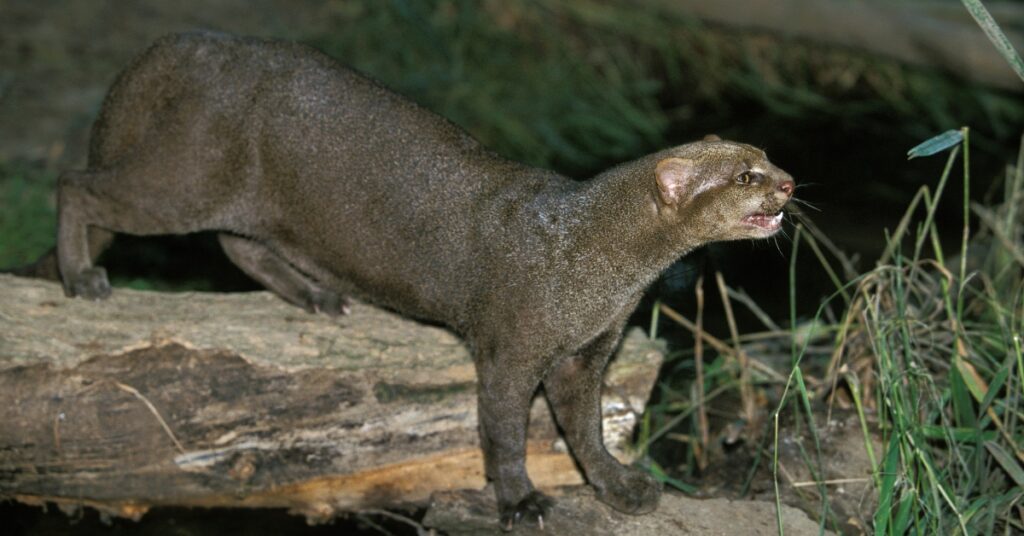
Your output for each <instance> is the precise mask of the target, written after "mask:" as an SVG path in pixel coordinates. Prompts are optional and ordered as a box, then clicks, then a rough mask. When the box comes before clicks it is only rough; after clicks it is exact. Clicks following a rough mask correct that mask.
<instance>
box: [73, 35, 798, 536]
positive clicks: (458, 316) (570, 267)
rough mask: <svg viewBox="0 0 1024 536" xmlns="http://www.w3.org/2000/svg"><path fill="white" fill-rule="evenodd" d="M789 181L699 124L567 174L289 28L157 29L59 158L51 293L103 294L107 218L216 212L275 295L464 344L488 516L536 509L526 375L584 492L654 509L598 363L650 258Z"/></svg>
mask: <svg viewBox="0 0 1024 536" xmlns="http://www.w3.org/2000/svg"><path fill="white" fill-rule="evenodd" d="M794 187H795V185H794V182H793V179H792V178H791V177H790V176H789V175H788V174H787V173H786V172H784V171H782V170H781V169H779V168H778V167H776V166H774V165H772V164H771V163H770V162H769V161H768V159H767V158H766V156H765V153H764V152H763V151H761V150H759V149H757V148H754V147H752V146H750V145H745V144H742V143H734V142H730V141H723V140H720V139H718V138H715V137H708V138H706V139H705V140H703V141H698V142H695V143H689V144H686V145H681V146H678V147H672V148H670V149H665V150H663V151H660V152H657V153H654V154H651V155H648V156H645V157H642V158H639V159H637V160H634V161H632V162H627V163H624V164H621V165H619V166H616V167H614V168H612V169H610V170H608V171H605V172H603V173H601V174H599V175H597V176H596V177H594V178H592V179H590V180H587V181H574V180H570V179H568V178H566V177H563V176H561V175H559V174H557V173H555V172H552V171H547V170H543V169H537V168H532V167H528V166H526V165H523V164H519V163H516V162H512V161H509V160H506V159H504V158H502V157H499V156H498V155H496V154H495V153H493V152H491V151H489V150H487V149H486V148H484V147H482V146H481V145H480V144H479V143H478V142H476V141H475V140H473V139H472V138H471V137H470V136H469V135H468V134H466V133H465V132H464V131H463V130H461V129H460V128H458V127H456V126H455V125H453V124H452V123H450V122H448V121H447V120H445V119H443V118H441V117H439V116H437V115H435V114H434V113H431V112H429V111H427V110H426V109H424V108H421V107H420V106H417V105H416V104H414V103H412V102H410V101H409V100H406V99H405V98H403V97H401V96H399V95H397V94H395V93H393V92H391V91H389V90H387V89H385V88H384V87H382V86H380V85H378V84H377V83H375V82H373V81H371V80H369V79H367V78H365V77H363V76H361V75H359V74H357V73H355V72H353V71H352V70H350V69H348V68H346V67H344V66H342V65H340V64H338V63H337V62H335V60H333V59H331V58H329V57H328V56H326V55H324V54H322V53H320V52H318V51H316V50H313V49H311V48H308V47H306V46H303V45H299V44H294V43H289V42H283V41H271V40H263V39H254V38H239V37H233V36H227V35H219V34H211V33H188V34H179V35H171V36H168V37H165V38H163V39H160V40H159V41H157V42H156V43H155V44H154V45H153V46H152V47H151V48H149V49H148V50H147V51H146V52H145V53H143V54H142V55H141V56H140V57H139V58H137V59H136V60H135V61H134V62H133V63H132V64H131V65H130V66H129V67H128V68H127V69H126V70H125V71H124V72H123V73H121V75H120V76H119V77H118V78H117V80H116V81H115V82H114V84H113V86H112V87H111V89H110V92H109V94H108V95H107V97H106V100H105V101H104V103H103V107H102V110H101V112H100V115H99V118H98V119H97V121H96V123H95V125H94V126H93V130H92V137H91V142H90V146H89V158H88V165H87V169H86V170H85V171H68V172H66V173H64V174H62V175H61V177H60V180H59V192H58V204H59V206H58V232H57V235H58V236H57V262H58V266H59V272H60V276H61V278H62V279H63V283H64V290H65V292H66V293H67V295H68V296H80V297H82V298H87V299H91V300H99V299H103V298H106V297H107V296H109V295H110V285H109V283H108V281H107V276H106V272H105V271H104V269H103V268H101V267H99V266H95V265H94V264H93V263H94V262H95V260H96V258H97V257H98V256H99V255H100V253H101V252H102V251H103V250H104V248H105V247H106V246H107V245H108V244H109V243H110V241H111V239H112V237H113V236H114V234H115V233H128V234H133V235H157V234H183V233H193V232H197V231H216V232H218V233H219V235H218V236H219V240H220V243H221V245H222V246H223V248H224V251H225V252H226V253H227V255H228V257H229V258H230V259H231V260H232V261H233V262H234V263H235V264H237V265H238V266H239V267H240V268H241V269H242V270H243V271H244V272H245V273H247V274H248V275H249V276H251V277H252V278H253V279H255V280H257V281H258V282H260V283H261V284H263V285H264V286H266V287H267V288H268V289H270V290H272V291H273V292H275V293H276V294H277V295H279V296H280V297H281V298H283V299H284V300H286V301H288V302H290V303H292V304H295V305H297V306H299V307H302V308H304V309H306V310H307V311H312V312H321V313H326V314H329V315H337V314H342V313H344V312H345V311H346V303H347V302H346V299H347V297H349V296H352V297H357V298H359V299H363V300H366V301H368V302H371V303H376V304H379V305H381V306H384V307H388V308H391V309H393V310H395V311H398V312H401V313H404V314H406V315H409V316H411V317H415V318H419V319H424V320H428V321H433V322H438V323H442V324H444V325H446V326H448V327H450V328H451V329H452V330H454V331H455V332H456V333H458V334H459V335H460V336H461V337H462V338H463V339H464V340H465V342H466V344H467V345H468V347H469V349H470V351H471V352H472V355H473V360H474V363H475V366H476V371H477V376H478V413H477V415H478V419H479V423H480V443H481V446H482V448H483V452H484V459H485V469H486V474H487V477H488V478H489V479H491V480H492V481H493V482H494V488H495V492H496V494H497V499H498V507H499V509H500V512H499V514H500V520H501V524H502V526H503V527H504V528H506V529H511V528H512V525H513V524H514V523H519V522H530V523H537V524H540V525H541V526H543V518H544V516H545V515H547V510H548V509H549V508H550V506H551V504H552V503H551V500H550V499H548V498H547V497H545V496H544V495H542V494H541V493H539V492H537V491H536V490H534V488H533V485H532V484H531V482H530V479H529V477H528V476H527V474H526V466H525V456H526V450H525V445H526V429H527V419H528V415H529V408H530V400H531V398H532V397H533V395H534V393H535V392H536V391H537V389H538V388H539V387H540V386H543V387H544V392H545V394H546V395H547V397H548V400H549V401H550V403H551V407H552V408H553V410H554V413H555V417H556V419H557V421H558V424H559V425H560V426H561V428H562V430H563V431H564V435H565V440H566V442H567V443H568V445H569V447H570V448H571V450H572V453H573V455H574V456H575V458H576V460H577V461H578V462H579V465H580V467H581V468H582V469H583V471H584V473H585V474H586V478H587V480H588V481H589V483H590V484H591V485H592V486H593V487H594V489H595V490H596V491H597V497H598V498H599V499H601V500H602V501H604V502H606V503H608V504H609V505H611V506H613V507H615V508H616V509H618V510H621V511H623V512H628V513H633V514H641V513H645V512H650V511H652V510H654V509H655V507H656V506H657V503H658V497H659V495H660V485H659V484H658V483H657V482H656V481H655V480H654V479H653V478H652V477H651V476H650V475H648V474H647V473H645V472H644V471H642V470H640V469H637V468H632V467H627V466H624V465H622V464H620V463H619V462H618V461H617V460H615V459H614V458H613V457H612V456H611V455H610V454H609V453H608V451H607V450H606V449H605V447H604V444H603V442H602V439H601V410H600V405H599V397H600V394H601V393H600V391H601V384H602V375H603V372H604V369H605V365H606V364H607V362H608V359H609V356H610V355H611V353H612V351H613V349H614V348H615V347H616V345H617V344H618V342H619V339H620V336H621V333H622V331H623V328H624V325H625V323H626V319H627V318H628V317H629V315H630V313H631V312H632V311H633V310H634V308H635V307H636V306H637V303H638V301H639V300H640V298H641V295H642V294H643V292H644V289H645V288H646V287H647V286H648V285H649V284H650V283H651V282H652V281H653V280H654V279H655V278H656V277H657V276H658V274H659V272H661V271H662V270H663V269H665V268H666V267H668V266H669V265H670V264H671V263H673V262H674V261H675V260H677V259H678V258H680V257H681V256H683V255H685V254H686V253H687V252H689V251H691V250H693V249H694V248H697V247H699V246H701V245H703V244H707V243H709V242H713V241H721V240H737V239H752V238H765V237H769V236H771V235H772V234H774V233H775V232H776V231H778V230H779V228H780V225H781V222H782V215H783V213H782V209H783V206H784V205H785V204H786V203H787V202H788V201H789V199H790V198H791V196H792V194H793V190H794Z"/></svg>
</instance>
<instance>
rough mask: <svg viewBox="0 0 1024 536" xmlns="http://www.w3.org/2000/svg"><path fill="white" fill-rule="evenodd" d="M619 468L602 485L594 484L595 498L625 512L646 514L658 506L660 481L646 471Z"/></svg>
mask: <svg viewBox="0 0 1024 536" xmlns="http://www.w3.org/2000/svg"><path fill="white" fill-rule="evenodd" d="M619 469H620V470H619V471H617V473H616V474H614V475H611V478H609V479H607V480H606V481H604V482H602V484H603V485H601V486H598V485H597V484H595V485H594V488H595V489H596V490H597V498H598V499H600V500H601V502H603V503H605V504H607V505H609V506H611V507H612V508H614V509H616V510H618V511H620V512H624V513H627V514H634V515H638V514H646V513H650V512H653V511H654V510H655V509H656V508H658V499H659V498H660V497H661V483H660V482H658V481H657V480H655V479H654V477H652V476H651V475H650V474H648V473H647V472H646V471H643V470H640V469H636V468H633V467H625V466H620V467H619Z"/></svg>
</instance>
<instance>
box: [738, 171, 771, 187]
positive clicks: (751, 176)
mask: <svg viewBox="0 0 1024 536" xmlns="http://www.w3.org/2000/svg"><path fill="white" fill-rule="evenodd" d="M763 181H764V175H762V174H761V173H758V172H756V171H744V172H743V173H740V174H739V175H736V182H738V183H740V184H761V182H763Z"/></svg>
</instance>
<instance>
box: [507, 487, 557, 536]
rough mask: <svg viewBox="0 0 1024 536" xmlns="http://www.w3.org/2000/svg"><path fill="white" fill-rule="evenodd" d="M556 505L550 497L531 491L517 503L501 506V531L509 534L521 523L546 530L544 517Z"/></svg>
mask: <svg viewBox="0 0 1024 536" xmlns="http://www.w3.org/2000/svg"><path fill="white" fill-rule="evenodd" d="M554 505H555V503H554V501H552V500H551V499H550V498H549V497H548V496H546V495H544V494H543V493H540V492H537V491H531V492H530V493H529V494H527V495H526V497H523V498H522V499H521V500H520V501H519V502H517V503H514V504H511V503H510V504H499V505H498V511H499V513H500V514H501V530H504V531H505V532H508V531H510V530H512V527H513V526H514V525H515V524H517V523H520V522H526V523H531V524H534V525H537V527H538V528H540V530H544V517H545V516H547V515H548V512H549V511H550V510H551V507H553V506H554Z"/></svg>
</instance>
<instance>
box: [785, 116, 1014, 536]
mask: <svg viewBox="0 0 1024 536" xmlns="http://www.w3.org/2000/svg"><path fill="white" fill-rule="evenodd" d="M960 134H961V135H962V139H963V145H960V146H957V147H955V148H954V150H953V151H952V152H951V154H950V155H949V157H948V159H947V165H946V168H945V170H944V172H943V174H942V177H941V178H940V180H939V181H938V184H937V186H936V188H935V191H934V194H933V193H932V190H931V189H930V188H927V187H924V188H922V191H921V194H922V195H920V196H918V198H920V199H923V206H922V207H921V209H923V212H924V214H923V216H924V218H923V221H922V223H921V224H920V225H918V226H917V232H916V234H912V233H910V232H909V231H908V229H910V228H911V226H910V225H902V224H901V226H900V227H899V228H898V229H897V230H896V232H895V233H894V234H893V236H892V237H891V238H890V239H889V243H890V246H889V248H887V250H886V253H885V254H883V257H882V259H880V261H879V263H878V265H877V267H876V268H875V269H874V270H872V271H870V272H867V273H865V274H862V275H861V276H859V277H857V278H855V279H854V280H853V281H851V282H850V283H849V284H848V285H847V288H853V289H854V290H855V292H854V293H853V295H854V296H855V298H854V299H853V300H852V302H850V303H848V304H846V305H847V307H846V312H845V313H844V315H843V317H844V318H843V320H842V321H841V322H840V324H841V326H849V328H848V329H843V328H842V327H840V326H837V328H836V333H837V334H838V335H837V338H836V350H835V352H836V353H835V354H834V355H837V356H844V355H850V354H857V353H858V352H862V351H863V350H865V348H858V347H857V343H856V342H854V341H857V340H861V341H866V344H867V348H866V349H867V350H869V351H870V354H871V355H873V356H874V358H875V361H874V364H873V367H872V373H871V374H869V375H861V376H856V375H854V374H852V373H850V372H845V373H841V372H839V371H840V370H842V369H841V368H832V369H831V370H832V372H831V374H832V375H833V376H832V377H834V378H836V380H839V381H843V382H846V383H847V385H848V386H849V388H850V390H851V391H852V392H853V393H854V396H853V400H854V403H855V404H856V406H857V409H858V412H859V415H860V417H861V420H862V425H863V427H864V428H865V430H867V428H868V423H867V422H866V419H865V417H864V415H865V411H864V405H865V404H871V405H872V406H874V408H876V411H877V412H878V417H879V420H880V422H879V423H878V426H879V428H880V430H881V433H882V434H883V437H884V444H886V445H887V446H886V448H885V452H884V454H883V457H882V465H881V467H879V468H878V471H877V473H876V474H875V475H874V478H875V482H876V486H877V487H878V488H877V489H878V491H879V500H880V504H879V507H878V509H877V511H876V514H875V517H874V531H875V534H879V535H882V534H908V533H909V534H993V533H1003V532H1004V531H1006V532H1019V531H1021V530H1022V529H1024V525H1022V524H1021V522H1020V520H1019V518H1018V517H1017V514H1016V509H1017V508H1019V503H1020V501H1022V500H1024V490H1022V488H1021V482H1022V481H1024V469H1022V467H1021V463H1022V461H1024V428H1022V427H1021V420H1022V418H1024V414H1022V413H1021V411H1020V408H1021V398H1022V395H1024V368H1022V367H1024V361H1022V354H1021V341H1020V337H1021V335H1020V334H1021V333H1022V332H1024V262H1022V261H1024V221H1022V220H1021V218H1020V215H1021V214H1022V213H1024V169H1021V168H1020V167H1017V168H1012V169H1011V170H1010V171H1009V172H1008V173H1007V176H1006V179H1005V187H1004V192H1005V194H1006V197H1005V199H1004V200H1003V202H1002V203H1000V204H998V205H997V206H995V207H992V208H987V207H982V206H980V205H975V206H974V207H973V211H974V212H975V213H978V214H982V213H984V214H988V216H986V217H983V218H982V221H983V225H982V227H981V228H980V229H978V230H977V231H976V232H975V234H974V237H973V239H971V240H970V241H969V242H968V241H967V237H968V236H969V231H970V228H969V227H968V221H969V220H967V219H965V222H964V228H963V236H964V237H965V240H964V242H963V244H962V246H961V250H960V252H959V256H958V259H957V260H956V261H955V262H954V265H955V266H948V267H947V261H946V260H945V257H944V256H943V252H942V248H941V245H940V242H939V240H938V229H937V224H936V222H935V220H934V219H933V216H934V213H935V210H936V207H937V205H938V204H939V202H940V201H941V199H942V192H943V191H944V187H945V185H946V183H947V180H948V179H949V178H950V177H951V176H952V175H953V170H954V169H955V167H956V166H955V165H954V164H955V162H956V161H957V159H958V157H961V158H962V160H963V162H964V165H963V182H964V188H965V190H968V189H969V184H970V175H969V172H968V171H969V167H968V166H967V162H968V161H969V160H968V151H967V148H968V145H967V141H968V137H967V130H966V129H963V130H962V131H960ZM948 138H949V136H946V139H948ZM930 141H931V140H930ZM1022 141H1024V140H1022ZM940 145H941V144H940ZM961 148H962V149H963V151H961ZM1020 162H1024V144H1022V148H1021V153H1020V156H1019V157H1018V164H1019V163H1020ZM964 198H965V199H966V200H969V196H966V195H965V197H964ZM916 199H917V198H915V202H914V203H912V204H911V206H910V208H909V209H908V211H907V215H906V217H905V218H904V222H908V221H910V220H911V219H912V217H913V215H914V214H915V213H916V212H917V211H918V210H919V209H918V203H917V201H916ZM968 203H969V201H965V204H964V206H963V210H964V212H965V214H966V213H967V212H968V211H970V210H972V207H970V206H969V205H968ZM1010 237H1012V238H1010ZM925 244H931V248H932V251H931V255H926V254H925V252H926V251H927V250H926V248H924V247H923V246H924V245H925ZM904 252H908V253H910V256H904ZM839 295H840V292H839V291H838V290H837V292H836V294H835V296H834V297H838V296H839ZM827 305H828V303H827V302H826V304H823V305H822V309H821V310H819V313H818V315H817V317H816V318H817V319H820V318H821V315H822V311H824V310H825V308H826V307H827ZM805 355H807V348H806V346H804V347H802V348H801V349H800V350H799V351H798V352H797V359H798V363H799V362H800V361H801V360H803V359H804V357H805ZM800 378H801V374H800V368H799V366H796V367H794V368H793V373H792V375H791V378H790V381H789V382H787V387H786V389H787V392H788V391H789V388H790V386H791V385H795V386H796V387H797V388H798V389H797V390H796V393H795V394H794V395H793V396H792V399H791V400H787V399H786V397H785V396H784V400H783V402H782V403H781V404H780V406H779V408H778V410H777V413H776V415H778V413H779V412H782V411H783V409H784V408H786V407H791V410H792V411H799V410H800V409H804V410H805V411H806V404H807V402H808V401H809V400H811V399H813V397H814V394H813V393H808V392H807V391H806V389H805V388H804V386H803V384H802V383H801V382H800V381H799V380H800ZM833 381H835V380H833ZM826 383H828V382H826ZM864 383H871V384H874V385H876V387H875V391H876V392H875V397H874V400H873V401H863V400H861V398H860V393H859V386H860V385H862V384H864ZM872 402H873V404H872ZM811 422H812V426H813V421H811ZM865 444H866V447H867V448H870V442H869V441H867V440H866V441H865ZM871 459H874V455H873V454H871Z"/></svg>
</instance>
